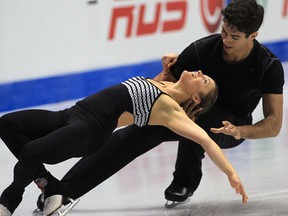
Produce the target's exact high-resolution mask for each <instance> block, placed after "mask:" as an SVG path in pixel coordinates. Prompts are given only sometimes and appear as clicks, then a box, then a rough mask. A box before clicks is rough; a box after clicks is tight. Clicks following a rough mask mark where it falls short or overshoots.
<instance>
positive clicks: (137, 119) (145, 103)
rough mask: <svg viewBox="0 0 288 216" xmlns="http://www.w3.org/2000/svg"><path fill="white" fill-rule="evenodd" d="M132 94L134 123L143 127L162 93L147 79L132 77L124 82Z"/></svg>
mask: <svg viewBox="0 0 288 216" xmlns="http://www.w3.org/2000/svg"><path fill="white" fill-rule="evenodd" d="M122 84H124V85H125V86H126V87H127V89H128V92H129V94H130V97H131V100H132V104H133V116H134V123H135V124H136V125H138V126H139V127H142V126H144V125H146V124H147V123H148V120H149V116H150V111H151V109H152V107H153V104H154V102H155V101H156V100H157V98H158V97H159V96H160V95H161V93H162V92H161V91H160V90H159V89H158V88H157V87H156V86H155V85H153V84H152V83H150V82H149V81H148V80H147V79H146V78H145V77H142V76H138V77H132V78H130V79H128V80H126V81H125V82H122Z"/></svg>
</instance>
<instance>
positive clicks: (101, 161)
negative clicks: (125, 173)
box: [62, 107, 251, 198]
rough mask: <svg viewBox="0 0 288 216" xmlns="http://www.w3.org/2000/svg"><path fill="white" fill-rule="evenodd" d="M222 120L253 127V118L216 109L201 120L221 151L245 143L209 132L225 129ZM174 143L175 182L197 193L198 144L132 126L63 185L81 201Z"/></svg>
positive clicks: (77, 168) (70, 174)
mask: <svg viewBox="0 0 288 216" xmlns="http://www.w3.org/2000/svg"><path fill="white" fill-rule="evenodd" d="M223 120H229V121H231V122H232V123H234V124H236V125H244V124H251V119H250V118H247V119H243V118H240V117H237V116H235V115H234V114H233V113H231V112H230V111H228V110H226V109H224V108H221V107H216V108H213V109H212V110H211V112H209V114H206V115H203V116H202V117H201V118H200V117H199V119H198V123H199V124H200V125H201V126H202V127H203V128H204V129H205V130H206V131H207V132H208V133H209V135H210V136H211V137H212V138H213V139H214V140H215V141H216V142H217V143H218V144H219V145H220V147H221V148H232V147H235V146H237V145H239V144H240V143H241V142H243V140H235V139H234V138H233V137H231V136H226V135H223V134H219V135H215V134H211V133H210V127H220V126H222V123H221V122H222V121H223ZM173 140H174V141H176V140H180V142H179V148H178V155H177V161H176V166H175V172H174V182H175V183H177V184H180V185H183V186H186V187H187V188H189V190H191V191H194V190H196V188H197V187H198V185H199V184H200V181H201V178H202V169H201V167H202V159H203V158H204V150H203V148H202V147H201V146H200V145H198V144H197V143H194V142H192V141H190V140H187V139H184V138H180V137H179V136H178V135H176V134H174V133H173V132H171V131H170V130H168V129H166V128H164V127H160V126H159V127H158V126H145V127H142V128H139V127H137V126H135V125H131V126H128V127H126V128H123V129H120V130H117V131H115V132H114V133H113V134H112V136H111V137H110V138H109V139H108V140H107V141H106V143H105V145H104V146H103V148H101V149H100V150H99V151H97V152H95V153H94V154H92V155H90V156H88V157H84V158H82V159H81V160H80V161H79V162H78V163H76V165H75V166H74V167H72V169H70V170H69V171H68V173H67V174H66V175H65V176H64V177H63V179H62V182H63V183H65V184H66V185H67V186H68V187H69V188H70V190H71V191H72V194H71V197H73V198H78V197H80V196H82V195H84V194H85V193H87V192H88V191H90V190H91V189H93V188H94V187H96V186H97V185H99V184H100V183H101V182H103V181H105V180H106V179H107V178H109V177H110V176H112V175H113V174H114V173H116V172H117V171H119V170H120V169H122V168H123V167H124V166H126V165H127V164H128V163H130V162H131V161H133V160H134V159H135V158H137V157H138V156H140V155H142V154H144V153H145V152H147V151H149V150H150V149H152V148H154V147H155V146H157V145H159V144H160V143H161V142H164V141H173Z"/></svg>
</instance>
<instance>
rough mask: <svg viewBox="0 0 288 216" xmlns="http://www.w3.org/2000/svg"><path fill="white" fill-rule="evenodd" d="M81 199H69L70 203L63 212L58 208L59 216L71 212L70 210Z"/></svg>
mask: <svg viewBox="0 0 288 216" xmlns="http://www.w3.org/2000/svg"><path fill="white" fill-rule="evenodd" d="M79 201H80V199H75V200H73V199H71V198H69V199H68V202H69V204H68V206H67V208H66V209H65V210H64V211H63V212H61V211H60V210H58V211H57V213H58V216H65V215H67V214H68V212H70V211H71V210H72V209H73V208H74V207H75V205H77V203H78V202H79Z"/></svg>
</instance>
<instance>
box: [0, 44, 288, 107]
mask: <svg viewBox="0 0 288 216" xmlns="http://www.w3.org/2000/svg"><path fill="white" fill-rule="evenodd" d="M264 44H265V45H266V46H267V47H268V48H269V49H271V50H272V51H273V52H274V53H275V54H276V55H277V56H278V57H279V58H280V60H281V61H282V62H284V61H288V40H285V41H277V42H273V43H264ZM183 48H184V47H183ZM161 69H162V66H161V60H160V58H159V59H157V60H155V61H149V62H143V63H139V64H133V65H123V66H119V67H113V68H106V69H100V70H98V69H95V70H89V71H79V72H78V73H76V74H75V73H73V74H69V71H68V73H66V75H61V76H54V77H48V78H41V79H35V80H25V81H19V82H12V83H4V84H0V112H7V111H10V110H16V109H22V108H26V107H32V106H37V105H43V104H51V103H57V102H61V101H67V100H74V99H78V98H83V97H85V96H87V95H89V94H92V93H94V92H97V91H99V90H101V89H103V88H106V87H109V86H111V85H114V84H116V83H119V82H121V81H123V80H125V79H127V78H129V77H131V76H135V75H142V76H146V77H154V76H155V75H156V74H158V73H159V72H160V71H161ZM286 77H287V71H286Z"/></svg>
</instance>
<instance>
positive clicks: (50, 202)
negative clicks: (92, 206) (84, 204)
mask: <svg viewBox="0 0 288 216" xmlns="http://www.w3.org/2000/svg"><path fill="white" fill-rule="evenodd" d="M79 201H80V199H75V200H73V199H71V198H66V197H63V196H62V195H58V194H57V195H53V196H51V197H48V198H47V199H45V202H44V215H45V216H50V215H53V214H54V213H57V214H58V216H65V215H67V213H68V212H69V211H71V209H73V208H74V206H75V205H76V204H77V203H78V202H79ZM62 205H68V206H67V208H66V209H65V210H64V211H60V208H61V206H62Z"/></svg>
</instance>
